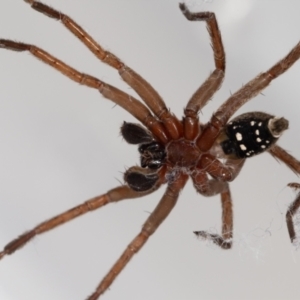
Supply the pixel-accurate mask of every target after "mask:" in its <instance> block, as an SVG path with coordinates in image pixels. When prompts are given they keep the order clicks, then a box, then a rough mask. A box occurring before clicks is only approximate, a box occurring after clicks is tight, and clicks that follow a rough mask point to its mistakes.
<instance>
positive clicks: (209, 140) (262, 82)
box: [197, 43, 300, 151]
mask: <svg viewBox="0 0 300 300" xmlns="http://www.w3.org/2000/svg"><path fill="white" fill-rule="evenodd" d="M299 58H300V43H298V44H296V46H295V47H294V48H293V49H292V50H291V51H290V52H289V53H288V54H287V55H286V56H285V57H284V58H283V59H281V60H280V61H279V62H278V63H276V64H275V65H274V66H273V67H272V68H270V69H269V70H267V71H266V72H264V73H261V74H259V75H258V76H257V77H255V78H254V79H252V80H251V81H249V82H248V83H247V84H246V85H244V86H243V87H242V88H240V89H239V90H238V91H237V92H235V93H234V94H233V95H232V96H230V97H229V98H228V99H227V100H226V101H225V102H224V103H223V104H222V105H221V106H220V107H219V109H218V110H217V111H216V112H215V113H214V114H213V116H212V118H211V120H210V122H209V123H208V126H207V127H206V128H205V129H204V131H203V133H202V135H201V136H200V137H199V139H198V140H197V146H198V147H199V149H200V150H201V151H207V150H208V149H210V148H211V146H212V145H213V143H214V142H215V140H216V138H217V137H218V135H219V133H220V131H221V130H222V128H223V127H224V125H225V124H226V123H227V122H228V120H229V118H230V117H231V116H232V115H233V114H234V113H235V112H236V111H237V110H238V109H239V108H240V107H241V106H242V105H244V104H245V103H246V102H247V101H249V100H250V99H252V98H253V97H255V96H256V95H257V94H259V93H260V92H261V91H262V90H263V89H264V88H266V87H267V86H268V85H269V84H270V82H271V81H272V80H273V79H275V78H277V77H278V76H280V75H281V74H283V73H284V72H285V71H287V70H288V69H289V68H290V67H291V66H292V65H293V64H294V63H295V62H296V61H297V60H298V59H299Z"/></svg>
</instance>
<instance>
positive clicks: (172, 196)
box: [88, 174, 188, 300]
mask: <svg viewBox="0 0 300 300" xmlns="http://www.w3.org/2000/svg"><path fill="white" fill-rule="evenodd" d="M178 176H179V177H178V178H177V179H176V180H174V181H173V182H171V183H169V185H168V188H167V190H166V192H165V194H164V195H163V197H162V199H161V200H160V202H159V203H158V205H157V206H156V208H155V209H154V211H153V212H152V213H151V215H150V216H149V218H148V219H147V220H146V222H145V224H144V225H143V227H142V230H141V231H140V233H139V234H138V235H137V236H136V237H135V238H134V239H133V240H132V242H131V243H130V244H129V245H128V246H127V248H126V249H125V251H124V252H123V253H122V255H121V256H120V257H119V259H118V260H117V261H116V263H115V264H114V265H113V267H112V268H111V269H110V271H109V272H108V273H107V275H106V276H105V277H104V278H103V279H102V281H101V282H100V284H99V285H98V287H97V288H96V290H95V292H94V293H93V294H92V295H91V296H90V297H89V298H88V300H96V299H98V298H99V296H100V295H102V294H103V293H104V292H105V291H106V290H107V289H108V288H109V287H110V285H111V284H112V283H113V281H114V280H115V279H116V277H117V276H118V275H119V274H120V273H121V271H122V270H123V269H124V268H125V266H126V265H127V263H128V262H129V261H130V260H131V258H132V257H133V255H134V254H136V253H137V252H138V251H139V250H140V249H141V248H142V247H143V245H144V244H145V243H146V241H147V240H148V238H149V237H150V236H151V235H152V234H153V233H154V232H155V231H156V229H157V228H158V227H159V225H160V224H161V223H162V222H163V221H164V220H165V219H166V217H167V216H168V215H169V213H170V212H171V210H172V209H173V208H174V206H175V204H176V202H177V199H178V196H179V193H180V191H181V189H182V188H183V187H184V185H185V183H186V181H187V179H188V177H187V175H185V174H180V175H178Z"/></svg>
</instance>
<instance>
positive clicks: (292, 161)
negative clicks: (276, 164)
mask: <svg viewBox="0 0 300 300" xmlns="http://www.w3.org/2000/svg"><path fill="white" fill-rule="evenodd" d="M268 152H269V153H270V154H271V155H272V156H273V157H274V158H275V159H276V158H277V159H279V160H280V161H282V162H283V163H285V164H286V165H287V166H288V167H289V168H290V169H291V170H292V171H293V172H295V173H296V174H297V175H300V161H299V160H297V159H296V158H295V157H293V156H292V155H290V154H289V153H288V152H287V151H286V150H284V149H283V148H281V147H280V146H278V145H276V144H275V145H274V146H273V147H272V148H270V149H269V150H268Z"/></svg>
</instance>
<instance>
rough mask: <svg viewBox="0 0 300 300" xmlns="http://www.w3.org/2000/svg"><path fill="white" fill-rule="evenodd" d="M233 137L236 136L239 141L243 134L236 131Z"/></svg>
mask: <svg viewBox="0 0 300 300" xmlns="http://www.w3.org/2000/svg"><path fill="white" fill-rule="evenodd" d="M235 137H236V139H237V140H238V141H241V140H242V139H243V136H242V135H241V134H240V133H239V132H237V133H236V134H235Z"/></svg>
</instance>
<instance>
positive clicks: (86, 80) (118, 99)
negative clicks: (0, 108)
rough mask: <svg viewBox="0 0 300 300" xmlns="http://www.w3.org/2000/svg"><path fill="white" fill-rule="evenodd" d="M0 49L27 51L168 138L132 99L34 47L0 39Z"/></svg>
mask: <svg viewBox="0 0 300 300" xmlns="http://www.w3.org/2000/svg"><path fill="white" fill-rule="evenodd" d="M0 48H5V49H9V50H13V51H18V52H22V51H29V52H30V53H31V54H32V55H33V56H35V57H36V58H38V59H40V60H41V61H42V62H44V63H46V64H48V65H50V66H51V67H53V68H54V69H56V70H57V71H59V72H61V73H62V74H63V75H65V76H67V77H69V78H70V79H71V80H73V81H75V82H78V83H80V84H82V85H86V86H88V87H91V88H95V89H98V90H99V92H100V93H101V94H102V95H103V96H104V97H105V98H107V99H109V100H111V101H113V102H114V103H116V104H118V105H119V106H121V107H122V108H124V109H125V110H126V111H128V112H129V113H130V114H131V115H133V116H134V117H135V118H136V119H138V120H139V121H140V122H141V123H143V124H144V125H145V126H146V127H147V128H148V129H149V130H150V131H151V132H152V133H153V134H154V135H155V136H156V137H157V138H158V139H159V140H160V141H161V142H163V143H166V142H167V141H168V139H169V138H168V136H167V133H166V130H165V128H164V127H163V125H162V124H161V123H160V122H159V121H158V120H157V119H156V118H155V117H154V116H153V115H152V114H151V112H150V111H149V109H148V108H147V107H146V106H145V105H144V104H142V103H141V102H140V101H139V100H137V99H135V98H134V97H132V96H130V95H128V94H126V93H124V92H123V91H121V90H119V89H117V88H115V87H113V86H111V85H109V84H107V83H105V82H103V81H101V80H99V79H97V78H95V77H93V76H90V75H87V74H84V73H81V72H79V71H77V70H75V69H74V68H72V67H70V66H69V65H67V64H65V63H64V62H63V61H61V60H59V59H58V58H56V57H54V56H52V55H51V54H49V53H47V52H46V51H44V50H43V49H41V48H39V47H36V46H34V45H30V44H24V43H20V42H14V41H11V40H5V39H0Z"/></svg>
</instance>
